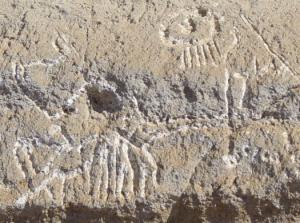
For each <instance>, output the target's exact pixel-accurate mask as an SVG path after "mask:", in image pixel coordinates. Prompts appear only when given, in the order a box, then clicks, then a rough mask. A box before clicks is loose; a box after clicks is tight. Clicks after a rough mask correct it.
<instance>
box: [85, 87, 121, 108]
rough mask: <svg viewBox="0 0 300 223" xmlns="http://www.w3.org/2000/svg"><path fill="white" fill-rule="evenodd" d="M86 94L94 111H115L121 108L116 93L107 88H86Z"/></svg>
mask: <svg viewBox="0 0 300 223" xmlns="http://www.w3.org/2000/svg"><path fill="white" fill-rule="evenodd" d="M87 94H88V98H89V101H90V104H91V106H92V108H93V109H94V110H95V111H96V112H103V111H107V112H112V113H113V112H117V111H120V110H121V109H122V102H121V100H120V98H119V97H118V95H117V94H116V93H115V92H113V91H112V90H109V89H103V90H99V89H98V88H97V87H95V86H93V87H89V88H87Z"/></svg>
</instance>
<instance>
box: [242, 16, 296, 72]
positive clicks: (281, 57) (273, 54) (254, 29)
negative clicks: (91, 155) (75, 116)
mask: <svg viewBox="0 0 300 223" xmlns="http://www.w3.org/2000/svg"><path fill="white" fill-rule="evenodd" d="M240 17H241V19H242V20H243V22H244V23H245V24H246V25H247V26H248V28H249V29H250V30H251V31H252V32H254V33H255V35H256V36H257V38H258V39H259V40H260V41H261V42H262V43H263V45H264V47H265V49H266V50H267V51H268V53H269V54H270V55H271V56H273V57H274V58H276V59H278V60H279V61H280V62H281V63H282V66H283V67H284V68H285V69H287V70H288V71H289V72H290V73H291V74H292V75H298V74H297V72H296V71H295V70H294V69H293V68H292V67H291V66H290V64H289V62H288V61H287V60H286V59H285V58H284V57H283V56H282V55H280V54H278V53H277V52H276V51H274V50H273V49H272V47H271V46H270V45H269V44H268V42H267V41H266V40H265V38H264V37H263V36H262V35H261V33H260V32H259V30H258V29H257V27H256V26H255V25H254V24H253V23H252V22H251V21H250V20H249V19H248V18H247V17H246V16H245V15H244V14H240Z"/></svg>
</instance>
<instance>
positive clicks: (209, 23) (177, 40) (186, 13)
mask: <svg viewBox="0 0 300 223" xmlns="http://www.w3.org/2000/svg"><path fill="white" fill-rule="evenodd" d="M219 26H220V18H219V17H218V16H217V15H215V14H214V13H213V12H212V11H211V10H209V9H200V8H198V9H182V10H181V11H180V12H178V13H173V14H171V15H169V16H168V17H167V18H166V19H165V21H164V22H163V23H162V24H161V26H160V30H159V34H160V39H161V41H162V42H163V43H164V44H165V45H167V46H168V47H171V48H180V49H182V53H181V55H180V66H179V67H180V68H181V69H184V70H185V69H192V68H193V69H194V68H201V67H202V68H203V67H205V66H208V65H211V66H218V65H219V64H221V63H223V62H224V61H225V60H226V58H227V54H228V52H229V50H227V51H226V52H222V51H221V50H220V47H219V43H218V41H217V39H216V35H218V33H219V32H221V30H220V27H219ZM231 34H232V38H233V41H232V45H233V46H234V45H236V44H237V37H236V35H235V30H234V29H233V31H232V32H231ZM229 49H231V47H229Z"/></svg>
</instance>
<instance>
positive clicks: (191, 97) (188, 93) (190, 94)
mask: <svg viewBox="0 0 300 223" xmlns="http://www.w3.org/2000/svg"><path fill="white" fill-rule="evenodd" d="M183 93H184V96H185V98H186V99H187V100H188V102H191V103H192V102H196V101H197V95H196V92H195V91H194V90H193V89H191V88H190V87H188V86H186V87H184V89H183Z"/></svg>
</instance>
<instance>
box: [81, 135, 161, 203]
mask: <svg viewBox="0 0 300 223" xmlns="http://www.w3.org/2000/svg"><path fill="white" fill-rule="evenodd" d="M132 159H134V160H136V161H137V165H136V167H134V166H133V164H132ZM156 171H157V166H156V163H155V160H154V159H153V157H152V156H151V154H150V153H149V152H148V151H147V149H146V148H145V147H142V148H139V147H137V146H135V145H133V144H132V143H130V142H129V141H128V140H127V139H125V138H124V137H122V136H120V135H119V134H118V133H116V132H112V133H110V134H109V135H107V136H105V137H101V138H100V140H99V142H98V144H97V147H96V148H95V150H94V153H92V156H91V157H90V161H89V162H88V163H86V165H85V171H84V172H85V177H84V178H85V179H87V181H88V182H89V184H90V194H91V195H92V197H93V201H94V202H96V203H97V202H99V201H106V200H111V199H123V198H125V199H130V198H133V197H135V196H139V197H145V194H146V191H145V190H146V182H148V183H150V184H151V185H152V186H153V187H156V185H157V182H156ZM148 178H149V179H148ZM149 180H150V181H149Z"/></svg>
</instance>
